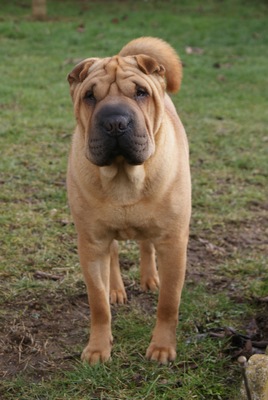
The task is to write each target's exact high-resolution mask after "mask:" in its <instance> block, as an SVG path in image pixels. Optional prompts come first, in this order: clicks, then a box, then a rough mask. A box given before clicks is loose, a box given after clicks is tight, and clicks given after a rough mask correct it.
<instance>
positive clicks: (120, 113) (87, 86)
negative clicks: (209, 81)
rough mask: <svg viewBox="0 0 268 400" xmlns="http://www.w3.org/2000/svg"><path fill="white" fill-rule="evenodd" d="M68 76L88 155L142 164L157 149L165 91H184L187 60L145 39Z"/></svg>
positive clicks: (92, 158) (96, 161)
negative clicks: (182, 81) (184, 72)
mask: <svg viewBox="0 0 268 400" xmlns="http://www.w3.org/2000/svg"><path fill="white" fill-rule="evenodd" d="M68 80H69V83H70V91H71V96H72V98H73V102H74V109H75V115H76V119H77V122H78V124H79V127H80V132H81V133H82V134H83V135H84V143H85V151H86V156H87V158H88V159H89V160H90V161H91V162H92V163H93V164H95V165H98V166H106V165H111V164H112V163H113V162H115V161H116V160H118V159H120V158H122V157H123V158H124V159H125V160H126V162H127V163H129V164H132V165H139V164H142V163H144V162H145V161H146V160H147V159H148V158H150V157H151V156H152V155H153V153H154V151H155V135H156V134H157V132H158V130H159V128H160V125H161V122H162V118H163V112H164V102H163V99H164V93H165V90H166V89H167V90H168V91H170V92H176V91H177V90H178V89H179V86H180V81H181V63H180V61H179V58H178V56H177V55H176V53H175V51H174V50H173V49H172V48H171V47H170V46H169V45H168V44H167V43H165V42H163V41H162V40H160V39H156V38H140V39H136V40H134V41H132V42H130V43H129V44H128V45H126V46H125V47H124V48H123V49H122V50H121V52H120V53H119V55H117V56H114V57H110V58H104V59H99V58H89V59H86V60H84V61H82V62H81V63H80V64H78V65H77V66H76V67H75V68H74V69H73V71H72V72H71V73H70V74H69V75H68Z"/></svg>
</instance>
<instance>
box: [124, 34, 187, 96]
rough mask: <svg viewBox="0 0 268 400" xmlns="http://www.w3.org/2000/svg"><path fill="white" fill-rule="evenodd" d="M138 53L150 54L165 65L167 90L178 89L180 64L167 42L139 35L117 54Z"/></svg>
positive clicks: (180, 72) (180, 74) (171, 91)
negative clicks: (139, 36)
mask: <svg viewBox="0 0 268 400" xmlns="http://www.w3.org/2000/svg"><path fill="white" fill-rule="evenodd" d="M139 54H145V55H147V56H150V57H152V58H154V59H155V60H156V61H157V62H158V63H159V64H161V65H163V66H164V67H165V71H166V72H165V76H166V83H167V91H168V92H170V93H175V92H177V91H178V90H179V88H180V85H181V79H182V65H181V61H180V59H179V56H178V55H177V53H176V52H175V50H174V49H173V48H172V47H171V46H170V45H169V44H168V43H167V42H165V41H164V40H162V39H159V38H155V37H141V38H138V39H134V40H132V41H131V42H129V43H128V44H127V45H126V46H124V47H123V48H122V50H121V51H120V52H119V54H118V55H119V56H121V57H125V56H136V55H139Z"/></svg>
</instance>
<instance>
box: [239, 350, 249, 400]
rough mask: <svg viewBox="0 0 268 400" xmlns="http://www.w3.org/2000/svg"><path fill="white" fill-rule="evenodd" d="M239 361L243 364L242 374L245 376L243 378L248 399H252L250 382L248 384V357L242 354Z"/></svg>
mask: <svg viewBox="0 0 268 400" xmlns="http://www.w3.org/2000/svg"><path fill="white" fill-rule="evenodd" d="M237 361H238V362H239V364H240V365H241V371H242V376H243V380H244V384H245V388H246V394H247V398H248V400H252V396H251V393H250V389H249V384H248V377H247V374H246V366H247V359H246V357H244V356H240V357H238V360H237Z"/></svg>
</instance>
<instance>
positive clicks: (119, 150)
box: [87, 104, 152, 167]
mask: <svg viewBox="0 0 268 400" xmlns="http://www.w3.org/2000/svg"><path fill="white" fill-rule="evenodd" d="M151 153H152V144H151V141H150V139H149V136H148V134H147V132H146V128H145V123H144V121H142V123H140V122H139V120H138V118H137V117H136V115H135V113H134V112H133V110H131V109H129V108H128V107H126V106H125V105H124V104H120V105H118V104H117V105H116V106H115V105H109V104H108V105H106V106H105V107H103V108H102V109H101V110H100V111H99V112H98V113H97V115H96V116H95V119H94V124H93V126H92V128H91V129H90V135H89V139H88V155H87V156H88V158H89V160H90V161H91V162H92V163H93V164H95V165H97V166H100V167H103V166H108V165H111V164H112V163H113V162H114V161H115V160H116V159H118V157H119V158H121V157H123V158H124V159H125V160H126V162H127V163H128V164H130V165H141V164H143V163H144V162H145V161H146V160H147V159H148V158H149V157H150V155H151Z"/></svg>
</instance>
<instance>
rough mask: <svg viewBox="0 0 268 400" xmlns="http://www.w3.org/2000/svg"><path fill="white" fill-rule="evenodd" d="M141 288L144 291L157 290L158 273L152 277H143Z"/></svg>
mask: <svg viewBox="0 0 268 400" xmlns="http://www.w3.org/2000/svg"><path fill="white" fill-rule="evenodd" d="M141 288H142V290H143V291H144V292H147V291H148V290H150V291H151V292H156V291H157V290H158V288H159V278H158V274H155V275H152V276H150V277H141Z"/></svg>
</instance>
